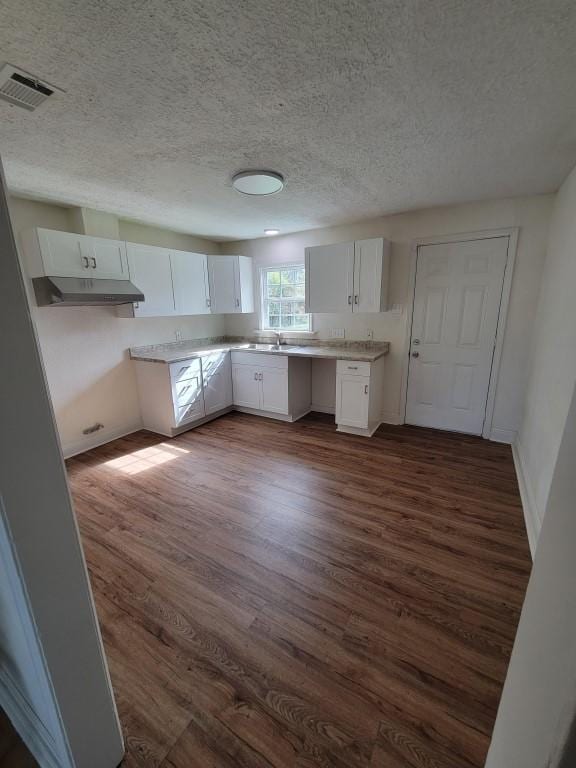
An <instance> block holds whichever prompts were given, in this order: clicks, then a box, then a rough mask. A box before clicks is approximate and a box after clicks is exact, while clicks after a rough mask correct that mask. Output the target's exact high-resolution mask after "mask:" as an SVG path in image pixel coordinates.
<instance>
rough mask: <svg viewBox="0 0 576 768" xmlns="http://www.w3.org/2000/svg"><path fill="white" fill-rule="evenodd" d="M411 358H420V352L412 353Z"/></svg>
mask: <svg viewBox="0 0 576 768" xmlns="http://www.w3.org/2000/svg"><path fill="white" fill-rule="evenodd" d="M412 357H420V352H412Z"/></svg>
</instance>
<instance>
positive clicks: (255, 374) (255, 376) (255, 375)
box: [254, 372, 258, 381]
mask: <svg viewBox="0 0 576 768" xmlns="http://www.w3.org/2000/svg"><path fill="white" fill-rule="evenodd" d="M254 381H258V374H257V373H256V372H255V373H254Z"/></svg>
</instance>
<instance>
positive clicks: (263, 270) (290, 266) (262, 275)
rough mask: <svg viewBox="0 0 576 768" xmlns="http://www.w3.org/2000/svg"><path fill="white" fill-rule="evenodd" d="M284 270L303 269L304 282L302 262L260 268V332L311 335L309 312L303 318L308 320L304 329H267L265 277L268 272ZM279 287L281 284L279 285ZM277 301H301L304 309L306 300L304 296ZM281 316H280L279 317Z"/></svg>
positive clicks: (268, 300)
mask: <svg viewBox="0 0 576 768" xmlns="http://www.w3.org/2000/svg"><path fill="white" fill-rule="evenodd" d="M285 269H303V270H304V280H306V266H305V265H304V263H303V262H299V263H293V262H290V263H287V264H268V265H267V266H263V267H260V274H259V277H260V330H261V331H265V332H266V333H282V334H285V333H292V334H296V335H297V334H299V333H302V334H308V333H312V315H311V314H310V313H309V312H305V313H304V316H305V317H307V318H308V324H307V326H306V327H305V328H295V327H294V326H293V327H291V328H270V327H269V314H268V304H269V303H270V297H269V296H268V295H267V285H268V279H267V275H268V272H282V270H285ZM280 285H281V283H280ZM277 298H278V301H279V302H280V303H282V302H283V301H286V302H288V301H300V300H301V301H303V302H304V308H306V304H305V302H306V299H305V296H303V297H302V299H299V298H294V297H290V298H289V297H282V296H278V297H277ZM281 316H282V315H281V314H280V317H281Z"/></svg>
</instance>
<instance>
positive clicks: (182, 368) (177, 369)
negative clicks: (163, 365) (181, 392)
mask: <svg viewBox="0 0 576 768" xmlns="http://www.w3.org/2000/svg"><path fill="white" fill-rule="evenodd" d="M195 376H200V358H199V357H197V358H193V359H192V360H181V361H180V362H178V363H170V378H171V379H172V381H174V382H179V381H185V380H186V379H193V378H194V377H195Z"/></svg>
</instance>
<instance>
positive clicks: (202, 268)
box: [170, 251, 211, 315]
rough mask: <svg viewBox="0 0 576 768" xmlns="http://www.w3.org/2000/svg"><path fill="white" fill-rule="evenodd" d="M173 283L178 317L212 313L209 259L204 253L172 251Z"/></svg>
mask: <svg viewBox="0 0 576 768" xmlns="http://www.w3.org/2000/svg"><path fill="white" fill-rule="evenodd" d="M170 259H171V263H172V282H173V284H174V303H175V305H176V313H177V314H178V315H206V314H209V313H210V311H211V310H210V299H209V293H208V258H207V256H206V254H204V253H185V252H184V251H172V253H171V254H170Z"/></svg>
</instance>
